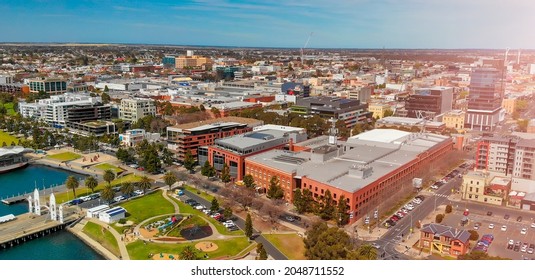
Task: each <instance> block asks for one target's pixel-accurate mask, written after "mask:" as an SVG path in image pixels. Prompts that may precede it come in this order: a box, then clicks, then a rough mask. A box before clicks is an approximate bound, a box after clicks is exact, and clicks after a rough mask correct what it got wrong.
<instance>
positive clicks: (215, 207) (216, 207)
mask: <svg viewBox="0 0 535 280" xmlns="http://www.w3.org/2000/svg"><path fill="white" fill-rule="evenodd" d="M217 210H219V201H217V198H215V197H214V198H213V199H212V206H210V211H212V212H216V211H217Z"/></svg>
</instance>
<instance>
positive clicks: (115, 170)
mask: <svg viewBox="0 0 535 280" xmlns="http://www.w3.org/2000/svg"><path fill="white" fill-rule="evenodd" d="M94 167H95V168H96V169H100V170H102V171H106V170H108V169H109V170H111V171H113V173H115V174H117V173H120V172H122V171H124V169H122V168H119V167H117V166H115V165H112V164H109V163H102V164H99V165H95V166H94Z"/></svg>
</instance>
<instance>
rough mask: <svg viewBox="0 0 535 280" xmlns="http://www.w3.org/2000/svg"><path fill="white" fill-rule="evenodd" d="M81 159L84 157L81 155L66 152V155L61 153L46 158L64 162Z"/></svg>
mask: <svg viewBox="0 0 535 280" xmlns="http://www.w3.org/2000/svg"><path fill="white" fill-rule="evenodd" d="M81 157H82V156H81V155H79V154H76V153H73V152H64V153H59V154H55V155H50V156H47V157H46V158H48V159H53V160H58V161H61V162H64V161H71V160H76V159H79V158H81Z"/></svg>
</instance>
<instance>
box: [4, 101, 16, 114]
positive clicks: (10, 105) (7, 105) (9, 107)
mask: <svg viewBox="0 0 535 280" xmlns="http://www.w3.org/2000/svg"><path fill="white" fill-rule="evenodd" d="M4 107H5V108H6V110H7V114H8V115H9V116H14V115H16V114H17V112H15V110H13V103H12V102H9V103H5V104H4Z"/></svg>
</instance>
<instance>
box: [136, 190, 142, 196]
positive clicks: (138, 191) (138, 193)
mask: <svg viewBox="0 0 535 280" xmlns="http://www.w3.org/2000/svg"><path fill="white" fill-rule="evenodd" d="M134 194H135V195H143V194H144V193H143V191H142V190H135V191H134Z"/></svg>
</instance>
